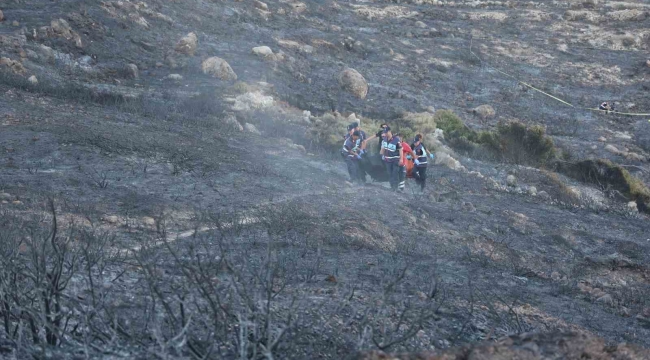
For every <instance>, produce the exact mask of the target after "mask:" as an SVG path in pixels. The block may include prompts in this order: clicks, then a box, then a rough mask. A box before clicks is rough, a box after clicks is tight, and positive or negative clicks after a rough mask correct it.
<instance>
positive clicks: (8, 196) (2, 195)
mask: <svg viewBox="0 0 650 360" xmlns="http://www.w3.org/2000/svg"><path fill="white" fill-rule="evenodd" d="M13 198H14V197H13V196H11V194H7V193H0V200H2V201H11V199H13Z"/></svg>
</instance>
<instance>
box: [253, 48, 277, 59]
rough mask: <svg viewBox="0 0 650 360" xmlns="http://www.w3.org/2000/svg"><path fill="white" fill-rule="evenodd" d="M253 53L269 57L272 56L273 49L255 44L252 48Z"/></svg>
mask: <svg viewBox="0 0 650 360" xmlns="http://www.w3.org/2000/svg"><path fill="white" fill-rule="evenodd" d="M252 51H253V54H255V55H258V56H262V57H265V58H269V57H272V56H273V50H271V48H270V47H268V46H257V47H254V48H253V50H252Z"/></svg>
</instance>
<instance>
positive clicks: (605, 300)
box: [596, 294, 614, 306]
mask: <svg viewBox="0 0 650 360" xmlns="http://www.w3.org/2000/svg"><path fill="white" fill-rule="evenodd" d="M596 302H599V303H603V304H607V305H610V306H611V305H614V298H612V295H610V294H605V295H603V296H601V297H599V298H598V299H596Z"/></svg>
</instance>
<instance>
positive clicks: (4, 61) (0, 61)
mask: <svg viewBox="0 0 650 360" xmlns="http://www.w3.org/2000/svg"><path fill="white" fill-rule="evenodd" d="M5 66H6V67H8V68H9V69H10V70H11V71H12V72H13V73H14V74H18V75H24V74H25V71H26V69H25V67H24V66H23V64H22V63H21V62H20V61H17V60H12V59H10V58H8V57H2V58H0V68H2V67H5Z"/></svg>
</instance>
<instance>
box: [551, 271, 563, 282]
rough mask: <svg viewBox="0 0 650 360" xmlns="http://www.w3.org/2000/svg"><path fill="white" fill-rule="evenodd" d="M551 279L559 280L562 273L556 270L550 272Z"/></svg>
mask: <svg viewBox="0 0 650 360" xmlns="http://www.w3.org/2000/svg"><path fill="white" fill-rule="evenodd" d="M551 279H553V280H554V281H560V280H561V279H562V275H560V273H559V272H557V271H553V272H552V273H551Z"/></svg>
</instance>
